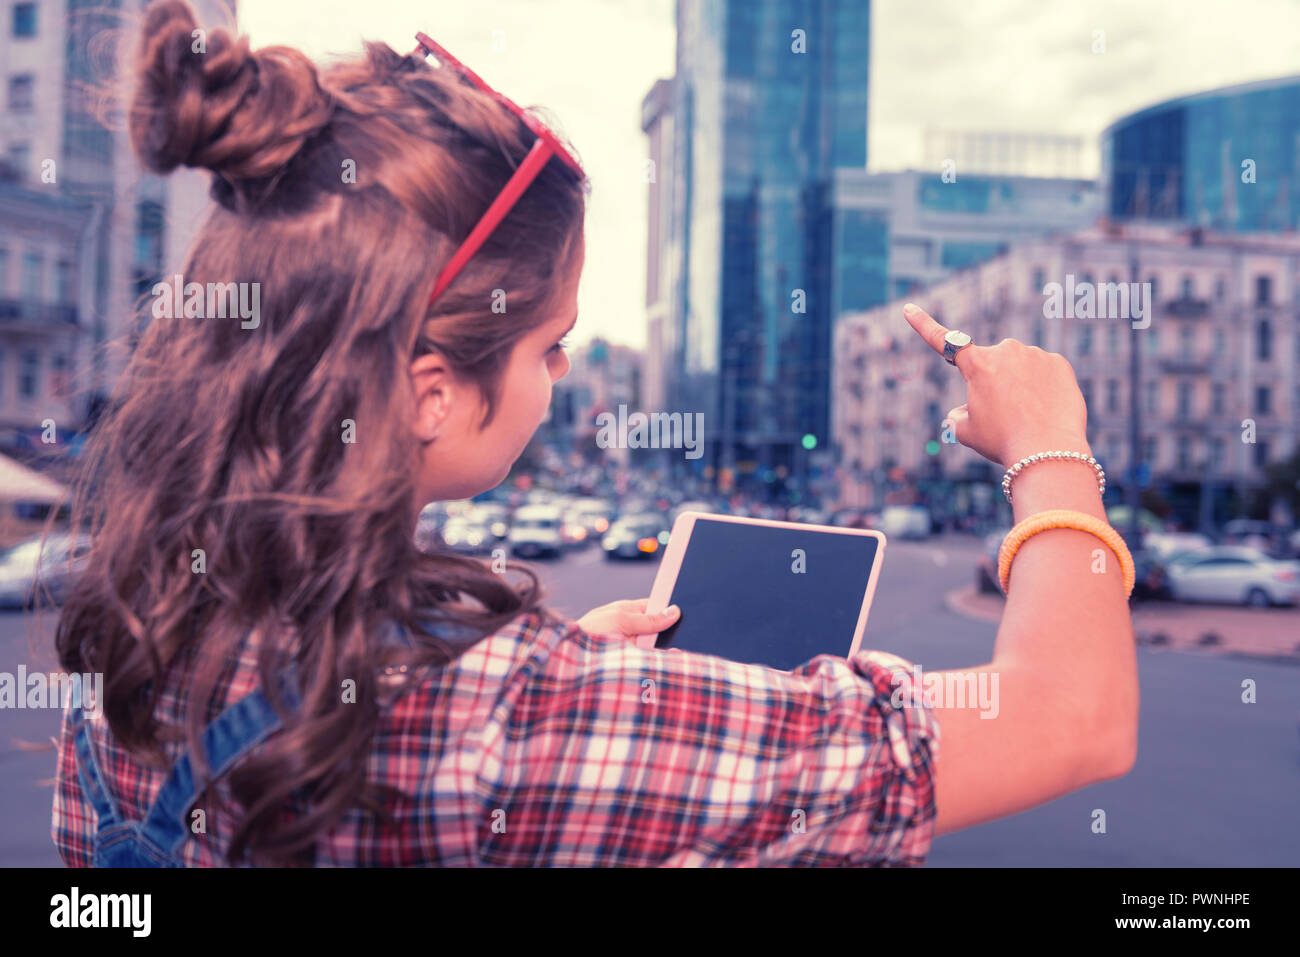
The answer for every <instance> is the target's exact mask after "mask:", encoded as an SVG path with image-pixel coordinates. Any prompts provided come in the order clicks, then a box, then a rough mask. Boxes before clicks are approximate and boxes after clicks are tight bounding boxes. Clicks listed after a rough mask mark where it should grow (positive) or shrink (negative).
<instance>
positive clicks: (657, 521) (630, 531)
mask: <svg viewBox="0 0 1300 957" xmlns="http://www.w3.org/2000/svg"><path fill="white" fill-rule="evenodd" d="M667 544H668V528H667V527H666V526H665V525H664V521H663V519H662V518H660V517H659V516H658V515H655V514H641V515H627V516H624V517H623V518H620V519H619V520H618V521H616V522H615V523H614V524H613V525H611V526H610V528H609V531H608V532H606V533H605V536H604V537H603V538H602V539H601V540H600V547H601V548H602V549H603V550H604V552H605V559H606V560H607V561H613V560H614V559H616V558H639V559H647V558H659V557H660V556H661V555H662V554H663V550H664V547H665V546H666V545H667Z"/></svg>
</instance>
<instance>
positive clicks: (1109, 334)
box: [1106, 323, 1119, 356]
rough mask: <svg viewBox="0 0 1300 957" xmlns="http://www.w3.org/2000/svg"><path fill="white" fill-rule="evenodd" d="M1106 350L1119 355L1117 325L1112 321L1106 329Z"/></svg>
mask: <svg viewBox="0 0 1300 957" xmlns="http://www.w3.org/2000/svg"><path fill="white" fill-rule="evenodd" d="M1106 350H1107V351H1108V352H1109V353H1110V354H1111V355H1113V356H1117V355H1119V326H1117V325H1114V324H1113V323H1112V324H1111V325H1110V326H1109V327H1108V328H1107V329H1106Z"/></svg>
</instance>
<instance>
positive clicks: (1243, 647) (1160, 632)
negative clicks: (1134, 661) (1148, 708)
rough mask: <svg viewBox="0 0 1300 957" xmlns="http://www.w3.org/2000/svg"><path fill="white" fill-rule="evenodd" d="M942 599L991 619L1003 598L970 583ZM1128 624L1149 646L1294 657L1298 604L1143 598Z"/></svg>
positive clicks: (997, 616) (1299, 645) (1299, 647)
mask: <svg viewBox="0 0 1300 957" xmlns="http://www.w3.org/2000/svg"><path fill="white" fill-rule="evenodd" d="M944 604H945V605H947V607H948V610H949V611H951V612H952V613H953V614H955V615H961V616H962V617H964V618H974V619H976V620H978V621H990V622H996V621H999V620H1001V618H1002V606H1003V604H1004V599H1003V597H1002V596H1001V595H989V594H981V593H980V592H979V591H977V590H976V588H975V587H974V586H973V585H971V586H967V587H965V588H958V589H955V590H953V591H950V592H948V593H947V594H946V595H945V596H944ZM1133 630H1134V631H1135V632H1136V633H1137V640H1138V644H1140V645H1146V646H1150V647H1163V648H1168V649H1171V650H1173V651H1189V650H1195V651H1200V652H1211V653H1217V654H1238V655H1247V656H1250V657H1259V658H1270V659H1275V660H1286V661H1293V662H1296V663H1300V608H1236V607H1233V606H1229V605H1193V604H1184V603H1181V602H1144V603H1142V604H1140V605H1137V606H1135V607H1134V609H1133Z"/></svg>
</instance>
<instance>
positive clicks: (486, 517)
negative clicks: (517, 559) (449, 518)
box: [470, 502, 510, 544]
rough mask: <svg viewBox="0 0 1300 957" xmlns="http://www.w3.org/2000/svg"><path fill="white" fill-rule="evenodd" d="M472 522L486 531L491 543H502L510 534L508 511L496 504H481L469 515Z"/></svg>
mask: <svg viewBox="0 0 1300 957" xmlns="http://www.w3.org/2000/svg"><path fill="white" fill-rule="evenodd" d="M470 517H471V518H472V520H473V521H475V522H477V523H478V524H480V525H482V526H483V527H484V528H486V529H487V531H488V534H489V535H490V536H491V540H492V543H493V544H495V543H497V542H503V541H505V539H506V535H508V534H509V533H510V509H509V508H508V507H507V506H505V505H503V504H500V503H497V502H481V503H479V504H477V505H475V506H474V511H473V512H471V513H470Z"/></svg>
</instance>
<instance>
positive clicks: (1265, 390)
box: [1255, 385, 1273, 415]
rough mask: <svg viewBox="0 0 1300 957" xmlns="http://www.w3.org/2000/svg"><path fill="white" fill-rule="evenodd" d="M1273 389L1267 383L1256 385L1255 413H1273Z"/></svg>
mask: <svg viewBox="0 0 1300 957" xmlns="http://www.w3.org/2000/svg"><path fill="white" fill-rule="evenodd" d="M1272 407H1273V390H1272V389H1270V388H1269V387H1268V386H1266V385H1257V386H1255V414H1256V415H1271V414H1272V412H1273V408H1272Z"/></svg>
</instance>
